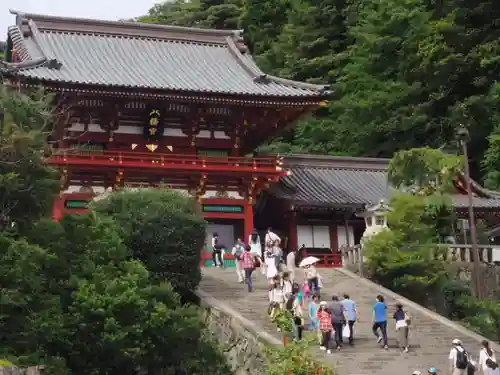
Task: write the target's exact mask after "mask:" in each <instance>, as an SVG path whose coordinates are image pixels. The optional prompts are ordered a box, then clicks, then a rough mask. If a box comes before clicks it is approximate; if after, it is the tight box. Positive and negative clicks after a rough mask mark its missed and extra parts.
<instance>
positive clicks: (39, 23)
mask: <svg viewBox="0 0 500 375" xmlns="http://www.w3.org/2000/svg"><path fill="white" fill-rule="evenodd" d="M15 14H16V15H17V25H16V26H12V27H10V28H9V30H8V34H9V38H10V40H11V43H12V44H13V47H14V49H15V51H16V52H17V53H18V57H19V58H20V60H21V61H20V63H18V64H9V65H8V66H7V67H4V70H5V69H10V72H12V73H13V74H17V75H19V76H21V77H24V78H27V79H34V80H40V81H44V82H58V83H69V84H77V85H98V86H112V87H122V88H139V89H153V90H169V91H177V92H182V91H184V92H198V93H218V94H236V95H254V96H270V97H298V98H300V97H302V98H306V97H326V96H327V94H328V93H327V91H326V87H325V86H322V85H312V84H307V83H301V82H294V81H289V80H284V79H280V78H277V77H272V76H267V75H265V74H264V73H263V72H262V71H260V70H259V69H258V67H257V66H256V65H255V63H254V62H253V60H252V58H251V56H250V55H249V54H248V53H246V47H245V46H244V45H243V44H242V42H241V36H240V34H239V32H238V31H221V30H202V29H194V28H182V27H175V26H159V25H146V24H140V23H134V22H110V21H94V20H80V19H68V18H59V17H49V16H41V15H32V14H24V13H19V12H15Z"/></svg>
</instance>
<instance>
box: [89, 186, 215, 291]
mask: <svg viewBox="0 0 500 375" xmlns="http://www.w3.org/2000/svg"><path fill="white" fill-rule="evenodd" d="M94 207H95V209H96V210H97V212H100V213H102V214H105V215H107V216H109V217H112V218H113V219H114V220H116V222H117V223H118V225H119V226H120V228H121V229H122V236H123V238H124V241H125V244H126V245H127V246H128V248H129V249H130V250H131V253H132V256H133V257H134V258H135V259H138V260H140V261H142V262H143V263H144V264H145V266H146V267H147V269H148V271H149V272H150V273H151V275H152V277H153V278H155V279H157V280H168V281H169V282H170V283H172V285H173V286H174V288H175V289H176V290H177V291H179V292H180V293H181V294H183V295H184V293H185V292H190V291H193V290H195V288H196V286H197V285H198V283H199V282H200V278H201V275H200V262H201V250H202V248H203V245H204V243H205V224H206V223H205V221H204V220H203V218H202V217H201V215H200V213H199V209H198V208H197V203H196V202H195V201H194V200H193V199H191V198H187V197H186V196H184V195H182V194H180V193H178V192H175V191H170V190H164V189H147V190H141V191H123V192H120V193H114V194H111V195H110V196H109V197H107V198H104V199H102V200H100V201H98V202H96V203H95V205H94Z"/></svg>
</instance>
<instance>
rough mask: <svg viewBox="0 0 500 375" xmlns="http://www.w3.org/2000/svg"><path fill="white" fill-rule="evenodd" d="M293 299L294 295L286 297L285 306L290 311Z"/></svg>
mask: <svg viewBox="0 0 500 375" xmlns="http://www.w3.org/2000/svg"><path fill="white" fill-rule="evenodd" d="M294 301H295V295H293V294H292V295H291V296H290V297H288V300H287V301H286V304H285V307H286V309H287V311H292V310H293V302H294Z"/></svg>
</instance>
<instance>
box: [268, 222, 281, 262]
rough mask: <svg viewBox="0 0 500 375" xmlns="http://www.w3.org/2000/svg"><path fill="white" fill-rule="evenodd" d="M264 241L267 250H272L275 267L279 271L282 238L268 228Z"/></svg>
mask: <svg viewBox="0 0 500 375" xmlns="http://www.w3.org/2000/svg"><path fill="white" fill-rule="evenodd" d="M264 242H265V246H266V252H270V253H272V254H273V256H274V262H275V267H276V269H277V270H278V271H279V266H280V260H281V248H280V245H281V238H280V237H279V236H278V235H277V234H276V233H274V232H273V231H272V229H271V228H268V229H267V233H266V237H265V241H264ZM266 264H267V262H266Z"/></svg>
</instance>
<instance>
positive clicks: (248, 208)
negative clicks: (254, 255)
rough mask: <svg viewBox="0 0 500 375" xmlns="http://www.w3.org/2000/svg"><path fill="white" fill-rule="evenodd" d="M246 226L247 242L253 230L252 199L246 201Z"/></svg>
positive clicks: (245, 240) (245, 239)
mask: <svg viewBox="0 0 500 375" xmlns="http://www.w3.org/2000/svg"><path fill="white" fill-rule="evenodd" d="M244 228H245V238H244V239H243V241H244V242H245V243H246V242H247V241H248V237H250V234H251V233H252V230H253V204H252V200H250V201H247V203H245V219H244Z"/></svg>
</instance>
